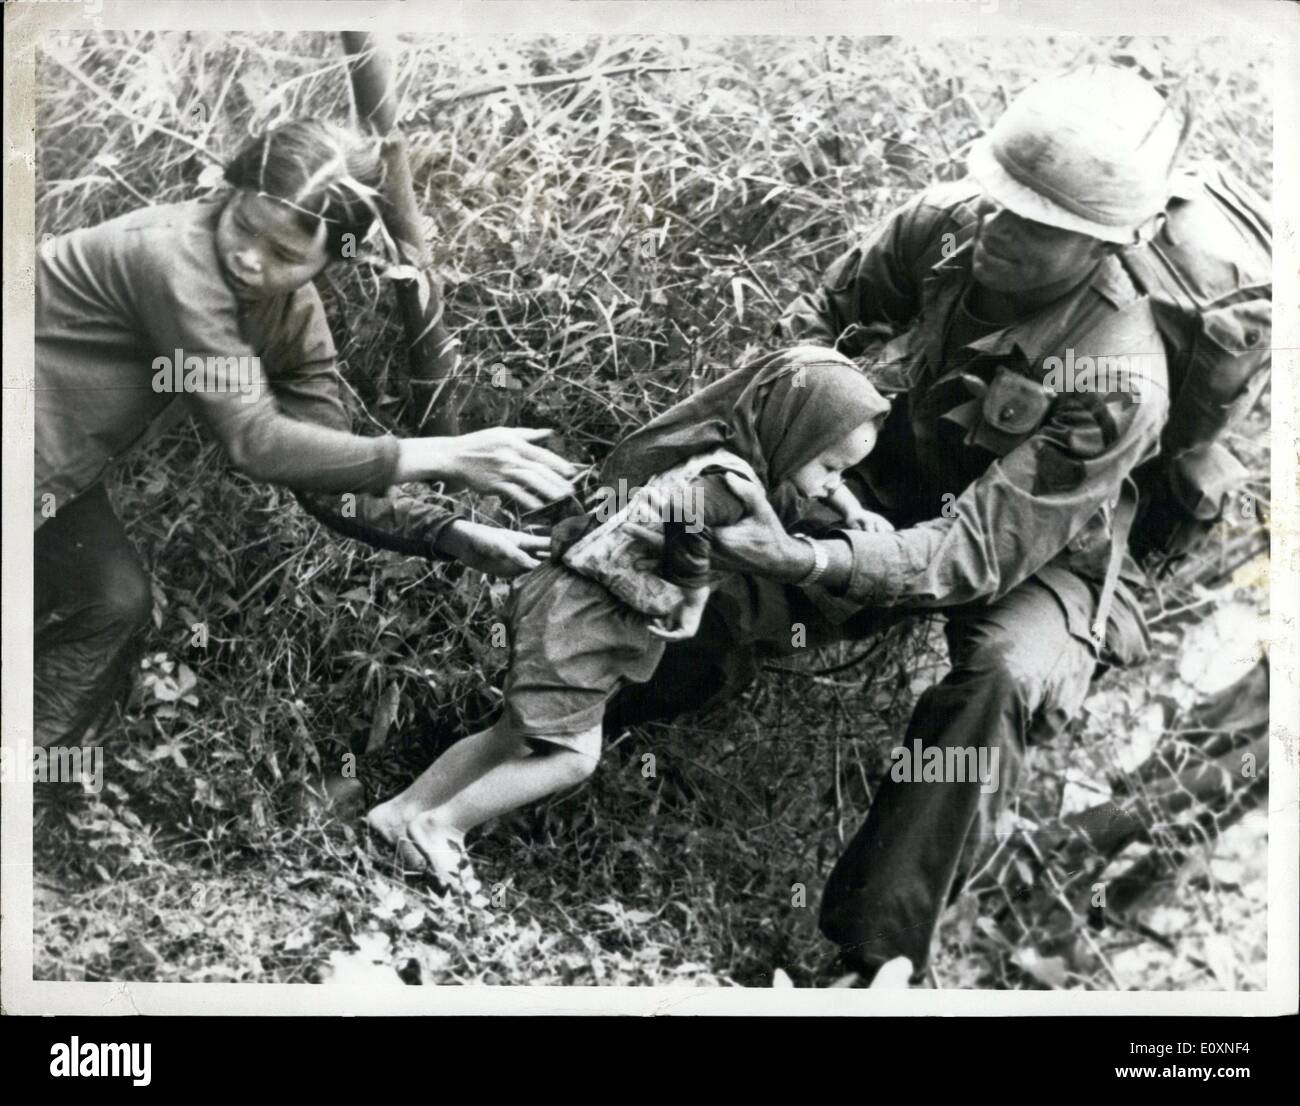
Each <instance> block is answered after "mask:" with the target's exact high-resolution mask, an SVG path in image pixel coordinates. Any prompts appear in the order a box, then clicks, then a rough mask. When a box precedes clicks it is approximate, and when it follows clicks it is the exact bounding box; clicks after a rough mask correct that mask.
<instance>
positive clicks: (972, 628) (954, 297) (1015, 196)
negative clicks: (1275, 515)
mask: <svg viewBox="0 0 1300 1106" xmlns="http://www.w3.org/2000/svg"><path fill="white" fill-rule="evenodd" d="M1179 143H1180V133H1179V126H1178V124H1177V123H1176V121H1175V119H1174V117H1173V114H1172V113H1171V112H1170V111H1169V109H1168V106H1167V104H1166V103H1165V101H1164V100H1163V98H1162V97H1161V96H1160V95H1159V93H1158V92H1157V91H1156V90H1155V89H1154V88H1152V87H1151V86H1150V85H1148V84H1147V83H1146V82H1144V81H1142V80H1141V79H1140V78H1138V77H1137V76H1135V75H1133V74H1131V73H1129V72H1127V71H1118V70H1113V69H1088V70H1083V71H1078V72H1075V73H1071V74H1069V75H1066V76H1063V77H1058V78H1055V79H1051V80H1047V81H1044V82H1042V83H1040V84H1037V85H1035V86H1033V87H1032V88H1030V89H1029V90H1027V91H1026V92H1025V93H1024V94H1023V95H1021V96H1020V97H1019V98H1018V99H1017V100H1016V101H1015V102H1014V103H1013V104H1012V105H1011V106H1010V107H1009V108H1008V110H1007V111H1006V112H1005V114H1004V115H1003V116H1002V118H1001V119H1000V120H999V122H998V123H997V124H996V126H995V127H994V128H993V130H992V131H991V133H989V134H988V135H987V136H986V137H985V138H984V139H982V140H981V141H980V142H979V143H978V144H977V145H976V146H975V147H974V148H973V150H972V152H971V155H970V161H969V168H970V171H971V177H970V178H968V179H966V180H963V181H960V182H956V183H945V184H939V185H936V186H934V187H931V188H930V189H928V190H926V191H925V192H923V193H921V194H920V195H919V196H917V197H916V198H915V199H914V200H912V201H911V202H910V203H908V204H906V205H905V206H904V207H902V208H901V209H900V210H899V211H897V212H896V213H895V214H894V215H893V216H892V217H890V218H889V219H887V220H886V221H885V222H884V224H883V225H882V226H881V227H880V228H879V229H878V230H877V231H876V233H875V234H874V235H873V236H872V237H871V238H870V239H869V240H868V241H867V242H866V243H865V244H864V245H861V246H858V247H856V248H854V249H851V250H850V251H849V252H848V253H846V254H845V255H844V256H842V257H841V258H840V259H839V260H838V261H836V262H835V263H834V264H833V265H832V267H831V268H830V270H829V272H828V274H827V276H826V278H825V280H824V281H823V282H822V285H821V287H819V288H818V289H817V290H816V291H813V292H811V293H809V294H806V295H804V296H801V297H800V298H799V299H798V300H796V301H795V303H794V304H792V305H791V307H790V308H789V310H788V311H787V313H786V314H785V316H784V317H783V318H782V320H781V321H780V324H779V330H780V332H781V334H782V335H783V336H785V337H787V338H790V339H795V340H798V341H799V342H801V343H808V342H810V341H812V342H824V343H826V344H827V345H832V346H835V347H836V348H838V349H839V350H841V351H842V352H845V353H848V354H849V355H850V356H855V357H865V358H867V359H868V361H867V365H868V368H867V371H868V373H869V374H870V375H871V376H872V377H873V379H874V380H875V381H876V383H877V385H878V386H880V387H881V389H882V391H886V392H889V393H891V394H893V396H894V405H893V410H892V412H891V414H890V416H889V418H888V420H887V422H886V425H885V428H884V430H883V432H882V434H881V437H880V442H879V445H878V446H877V449H876V450H875V452H874V453H872V454H871V455H870V456H869V457H868V458H867V459H866V460H865V461H864V462H863V463H862V464H861V465H860V466H859V467H858V469H856V470H855V471H854V472H853V474H852V477H851V486H852V488H853V490H854V491H855V493H856V494H857V495H858V497H859V499H860V500H861V501H862V502H863V504H864V506H866V507H869V508H871V509H873V510H877V511H880V512H881V513H883V514H884V515H885V516H886V517H888V518H889V519H890V521H891V522H893V523H895V525H896V526H898V527H899V529H898V530H897V531H896V532H864V531H861V530H854V529H841V530H838V531H830V532H827V533H825V534H824V535H823V536H822V538H821V540H816V541H812V542H809V541H807V540H800V539H797V538H796V537H793V536H791V535H790V534H788V533H786V531H785V530H784V529H783V528H782V527H781V526H780V524H779V523H778V521H777V519H776V517H775V516H774V515H773V513H772V512H771V510H770V509H769V508H768V507H767V505H766V504H765V503H764V502H763V501H762V499H761V497H759V496H754V495H751V494H750V493H749V491H748V489H746V488H744V487H742V486H741V485H740V484H739V482H736V483H734V484H733V490H735V491H736V494H737V496H738V497H739V498H741V499H744V500H746V502H747V503H748V504H749V507H750V508H751V509H750V513H749V514H748V516H747V517H746V518H745V519H743V520H742V521H740V522H739V523H737V524H735V525H733V526H730V527H726V528H723V529H720V530H719V531H718V532H717V533H716V535H715V549H716V552H717V554H718V563H720V564H722V563H727V564H729V565H730V566H731V567H733V568H735V569H737V570H739V572H741V573H744V574H747V575H749V574H752V575H750V578H749V579H748V580H746V578H745V577H743V576H740V575H737V576H735V577H733V579H734V580H736V581H738V582H737V583H736V584H735V585H734V586H733V588H732V589H731V590H730V592H729V593H726V594H722V593H720V594H719V595H717V596H715V599H714V601H713V602H712V603H711V605H710V607H711V609H710V610H708V611H706V616H705V620H704V625H703V627H702V630H701V638H700V639H697V641H695V642H691V643H687V644H688V646H689V649H690V652H689V653H688V652H687V649H686V647H678V648H677V649H676V650H674V651H670V654H669V657H667V658H666V659H665V663H664V665H663V666H662V667H661V671H660V673H659V674H657V676H656V680H655V684H654V685H652V686H651V687H650V688H646V689H640V690H639V691H638V692H637V694H639V695H640V700H639V701H638V702H635V703H633V702H631V701H630V699H629V698H628V697H626V696H625V698H624V700H623V701H622V702H621V703H616V704H615V710H614V712H613V714H612V716H611V718H610V719H607V721H614V722H615V723H618V722H620V721H625V720H627V719H628V718H629V717H636V716H639V717H645V716H646V715H648V714H651V713H654V709H653V708H650V709H647V705H648V699H647V696H648V695H651V694H653V693H655V692H657V693H658V694H660V695H672V694H673V693H674V692H673V683H674V681H676V680H677V679H680V678H682V677H684V676H686V675H687V674H688V673H689V674H690V678H693V679H695V680H696V681H698V682H700V683H701V684H702V686H704V687H707V686H709V685H710V684H713V685H715V686H716V684H717V683H718V682H720V681H726V682H728V684H729V687H730V688H731V689H734V688H735V687H736V685H737V684H739V683H743V682H744V680H745V679H746V677H747V676H749V675H750V674H751V672H752V669H753V665H752V660H750V655H749V654H747V653H746V651H745V650H744V649H739V650H734V651H733V658H739V659H733V662H732V665H731V668H730V669H729V670H728V671H725V672H716V671H715V672H712V673H704V672H702V671H701V670H700V668H699V666H698V658H699V657H700V656H701V655H702V654H701V652H700V650H701V649H702V648H707V645H708V642H707V638H708V637H709V636H710V635H712V636H714V637H715V638H723V639H725V638H727V637H730V638H731V640H733V641H737V640H739V641H745V640H755V639H756V640H757V641H759V642H760V643H761V642H763V641H775V640H776V639H777V638H778V637H781V636H784V637H785V638H786V639H787V640H788V639H789V636H790V624H791V622H792V621H796V620H803V621H805V622H806V623H807V624H808V640H809V644H816V643H817V642H818V641H819V640H821V641H824V640H828V639H830V638H833V637H836V636H841V637H842V636H853V635H854V634H856V633H860V632H861V631H862V630H863V629H865V628H868V627H869V626H872V625H877V626H878V625H880V624H882V623H883V622H885V621H888V620H890V619H892V618H896V617H899V616H900V615H901V614H903V612H906V611H915V610H918V609H920V610H935V609H939V610H942V611H943V612H944V613H945V615H946V616H947V622H946V637H947V642H948V649H949V656H950V660H951V663H952V669H951V671H950V672H949V674H948V675H947V676H945V677H944V678H943V679H942V680H941V681H940V682H939V683H938V684H937V685H935V686H934V687H932V688H930V689H929V690H928V691H926V692H925V693H924V694H923V695H922V696H921V697H920V699H919V700H918V702H917V705H916V709H915V711H914V713H913V716H912V719H911V722H910V724H909V727H908V730H907V734H906V737H905V740H904V743H903V746H902V748H903V749H905V750H907V751H909V752H911V751H924V750H930V749H937V750H939V751H940V752H941V753H943V760H942V762H941V763H943V764H944V765H946V766H948V768H949V771H948V772H946V773H943V774H942V775H943V778H941V779H939V780H937V781H936V780H933V779H932V777H931V776H929V775H928V774H927V775H926V776H925V777H924V778H925V779H926V780H929V781H930V782H921V781H922V779H923V776H922V773H921V772H920V771H919V766H918V771H916V772H915V774H913V775H911V776H910V777H908V778H910V779H911V780H914V781H916V782H905V781H904V780H899V779H894V778H889V779H886V780H885V782H884V783H883V785H882V787H881V789H880V790H879V791H878V792H877V793H876V796H875V800H874V802H873V804H872V807H871V810H870V812H869V813H868V816H867V819H866V822H865V824H864V825H863V826H862V828H861V829H860V830H859V832H858V833H857V835H856V837H855V838H854V839H853V841H852V842H851V843H850V845H849V847H848V849H847V850H846V851H845V853H844V855H843V856H842V857H841V859H840V860H839V862H838V863H837V864H836V866H835V869H834V870H833V872H832V873H831V876H830V879H829V881H828V883H827V887H826V890H825V893H824V896H823V901H822V906H821V928H822V932H823V933H824V934H825V935H826V936H827V937H828V938H830V939H831V940H832V941H834V942H836V943H837V944H838V945H839V946H840V947H841V950H842V956H843V959H844V961H845V963H846V965H847V966H849V967H851V968H853V969H855V970H857V971H859V972H860V973H862V975H863V976H864V977H868V978H870V977H872V976H873V975H874V974H875V973H876V972H877V971H878V970H879V969H880V967H881V966H882V965H884V964H886V963H891V962H892V963H891V971H890V973H887V974H890V975H893V974H894V973H895V972H896V970H897V969H896V967H895V965H902V966H903V968H904V971H903V975H904V976H907V975H908V974H911V975H912V978H916V977H917V976H918V975H919V974H920V973H921V971H922V970H923V969H924V968H925V966H926V963H927V958H928V955H929V946H930V944H931V940H932V937H933V934H934V931H935V927H936V925H937V923H938V921H939V918H940V915H941V913H942V910H943V908H944V906H945V905H946V903H947V902H948V901H949V898H950V895H951V894H952V893H953V891H954V888H955V887H956V886H958V885H959V884H960V879H961V876H960V870H961V867H962V861H963V855H964V854H965V853H966V852H967V848H968V846H972V845H976V844H978V843H979V841H980V840H981V839H985V838H987V837H988V836H989V835H990V834H992V833H993V832H994V827H995V819H996V814H997V810H998V806H999V804H1000V802H1001V800H1002V799H1003V798H1004V797H1005V796H1007V795H1008V794H1009V793H1010V792H1011V791H1012V789H1013V787H1014V786H1015V784H1016V780H1017V777H1018V776H1019V774H1020V769H1021V764H1022V759H1023V752H1024V748H1025V746H1026V744H1027V743H1028V742H1030V741H1034V740H1041V739H1042V738H1044V737H1047V736H1050V735H1051V734H1053V733H1056V732H1058V731H1059V730H1060V729H1061V728H1062V727H1063V726H1064V725H1065V724H1066V723H1067V722H1068V721H1069V719H1070V717H1071V716H1072V715H1073V714H1074V713H1075V712H1076V711H1077V709H1078V708H1079V706H1080V704H1081V703H1082V701H1083V699H1084V696H1085V695H1086V693H1087V690H1088V686H1089V682H1090V680H1091V678H1092V676H1093V674H1094V672H1095V670H1096V668H1097V665H1098V664H1099V663H1102V664H1108V665H1130V664H1134V663H1137V662H1139V661H1141V660H1142V659H1144V657H1145V656H1146V654H1147V652H1148V649H1149V638H1148V636H1147V631H1146V628H1145V625H1144V623H1143V619H1142V614H1141V610H1140V607H1139V605H1138V603H1137V601H1136V599H1135V598H1134V595H1133V593H1132V591H1131V590H1130V587H1129V585H1132V584H1140V583H1141V582H1142V576H1141V574H1140V572H1139V570H1138V568H1137V566H1136V565H1135V564H1134V563H1133V562H1132V560H1131V559H1130V558H1129V557H1128V555H1127V552H1126V536H1127V529H1128V526H1129V523H1130V521H1131V519H1132V516H1133V511H1134V495H1133V491H1132V485H1131V481H1130V480H1129V474H1130V473H1131V472H1132V471H1133V469H1134V468H1135V467H1136V466H1137V465H1139V464H1140V463H1141V462H1143V461H1144V460H1146V459H1148V458H1149V457H1151V456H1152V455H1153V454H1154V453H1155V452H1156V450H1157V449H1158V443H1159V439H1160V431H1161V428H1162V426H1163V424H1164V422H1165V419H1166V417H1167V413H1168V396H1167V378H1166V366H1165V361H1164V356H1163V347H1162V343H1161V338H1160V333H1159V331H1158V330H1157V327H1156V323H1155V320H1154V317H1153V315H1152V312H1151V309H1150V306H1149V303H1148V301H1147V300H1146V298H1145V297H1144V296H1142V295H1141V294H1140V293H1139V292H1138V290H1137V289H1136V288H1135V287H1134V285H1133V283H1132V282H1131V280H1130V279H1129V277H1128V276H1127V275H1126V274H1125V271H1124V269H1123V268H1122V266H1121V264H1120V262H1119V259H1118V257H1117V256H1116V254H1117V252H1118V251H1119V250H1120V249H1122V248H1123V246H1124V245H1126V244H1131V243H1133V242H1134V241H1136V240H1137V237H1138V235H1139V234H1140V233H1141V232H1142V231H1143V229H1144V228H1146V227H1147V226H1148V224H1149V223H1150V222H1151V221H1152V220H1153V219H1154V218H1155V217H1156V216H1157V215H1158V214H1159V212H1160V211H1161V210H1162V209H1163V207H1164V205H1165V202H1166V198H1167V191H1166V186H1167V181H1168V177H1169V173H1170V169H1171V165H1172V162H1173V160H1174V157H1175V154H1176V152H1177V148H1178V146H1179ZM1067 368H1068V370H1069V371H1066V370H1067ZM1098 370H1102V371H1098ZM754 577H757V578H758V579H755V578H754ZM814 626H815V627H816V630H814V629H813V627H814ZM678 690H679V691H680V690H681V689H680V688H679V689H678ZM683 693H684V694H689V690H687V691H685V692H683ZM659 713H661V714H662V713H663V711H662V710H660V711H659ZM981 750H982V751H983V753H984V754H989V753H995V754H996V755H994V756H988V755H983V756H977V754H980V752H981ZM972 763H982V764H994V765H997V771H996V779H994V780H993V781H991V784H990V785H988V786H986V785H985V784H983V783H981V781H980V780H979V779H977V778H975V776H974V774H967V773H963V772H961V771H960V770H958V771H956V772H955V773H954V772H952V771H951V768H952V766H954V765H956V766H958V768H960V765H962V764H972ZM903 958H905V961H906V963H905V964H904V963H903ZM883 978H884V974H882V979H883Z"/></svg>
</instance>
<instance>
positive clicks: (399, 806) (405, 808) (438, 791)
mask: <svg viewBox="0 0 1300 1106" xmlns="http://www.w3.org/2000/svg"><path fill="white" fill-rule="evenodd" d="M514 752H515V745H514V743H513V742H511V741H510V740H509V738H508V737H507V736H506V735H505V734H504V733H498V731H497V727H496V726H490V727H489V728H488V729H486V730H480V731H479V732H478V733H476V734H471V735H470V736H469V737H465V738H462V739H461V740H460V741H458V742H456V744H455V745H453V746H452V747H451V748H450V749H448V750H447V751H446V752H445V753H443V754H442V756H440V757H439V758H438V759H437V760H435V761H434V762H433V763H432V764H431V765H429V767H428V768H426V769H425V770H424V771H423V772H421V773H420V775H419V776H418V777H416V779H415V780H414V781H413V782H412V783H411V785H410V786H409V787H408V788H407V789H406V790H405V791H403V792H402V793H401V794H399V795H394V796H393V797H392V798H391V799H389V800H387V801H386V802H382V803H380V804H379V805H378V806H376V807H375V808H374V809H373V810H371V811H370V813H369V814H367V815H366V821H367V822H368V823H369V825H370V828H371V829H373V830H375V831H376V832H377V833H378V834H379V835H380V836H381V837H383V838H384V839H385V840H386V841H390V842H392V843H394V844H396V843H398V842H399V841H400V840H401V839H402V838H403V837H404V836H406V825H407V823H408V822H410V820H411V819H412V818H414V817H415V816H416V815H417V814H420V813H422V812H424V811H426V810H430V809H432V808H433V807H436V806H437V805H438V804H439V803H441V802H443V801H445V800H446V799H449V798H450V797H451V796H452V795H454V794H455V793H456V792H457V791H459V790H461V788H463V787H465V786H467V785H468V784H469V783H471V782H472V781H473V780H475V779H476V778H478V777H479V776H481V775H483V773H485V772H487V771H488V770H489V769H491V768H492V767H493V766H494V765H496V764H499V763H500V762H501V761H502V760H504V759H506V758H507V757H509V756H511V755H512V754H513V753H514Z"/></svg>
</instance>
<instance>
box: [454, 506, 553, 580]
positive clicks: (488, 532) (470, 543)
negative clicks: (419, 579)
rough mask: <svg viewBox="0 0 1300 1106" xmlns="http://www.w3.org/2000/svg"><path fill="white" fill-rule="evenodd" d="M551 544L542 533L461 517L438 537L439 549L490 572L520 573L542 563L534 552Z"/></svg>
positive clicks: (471, 565)
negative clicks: (527, 531) (525, 532)
mask: <svg viewBox="0 0 1300 1106" xmlns="http://www.w3.org/2000/svg"><path fill="white" fill-rule="evenodd" d="M550 544H551V539H550V538H549V537H546V536H544V535H541V534H523V533H520V532H519V531H517V530H505V529H503V528H502V527H500V526H484V525H482V524H481V523H477V522H466V521H465V520H464V519H457V520H456V521H455V522H453V523H452V524H451V525H450V526H448V527H446V529H444V530H443V531H442V533H441V534H440V535H439V537H438V549H439V550H441V551H442V552H443V553H447V554H449V555H450V556H452V557H455V558H456V560H458V561H460V562H461V563H463V564H467V565H469V567H470V568H476V569H478V570H479V571H480V572H486V573H487V574H488V575H489V576H507V577H509V576H519V575H520V574H522V573H524V572H527V571H528V570H529V569H532V568H536V567H537V566H538V565H539V564H541V561H539V560H538V559H537V556H536V555H537V554H538V553H541V552H542V551H543V550H545V549H547V548H549V546H550Z"/></svg>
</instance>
